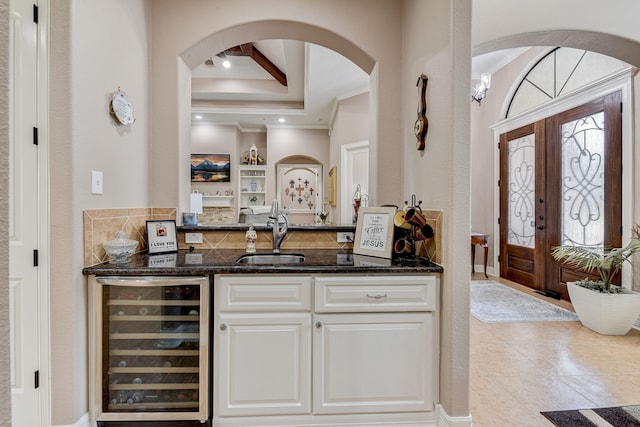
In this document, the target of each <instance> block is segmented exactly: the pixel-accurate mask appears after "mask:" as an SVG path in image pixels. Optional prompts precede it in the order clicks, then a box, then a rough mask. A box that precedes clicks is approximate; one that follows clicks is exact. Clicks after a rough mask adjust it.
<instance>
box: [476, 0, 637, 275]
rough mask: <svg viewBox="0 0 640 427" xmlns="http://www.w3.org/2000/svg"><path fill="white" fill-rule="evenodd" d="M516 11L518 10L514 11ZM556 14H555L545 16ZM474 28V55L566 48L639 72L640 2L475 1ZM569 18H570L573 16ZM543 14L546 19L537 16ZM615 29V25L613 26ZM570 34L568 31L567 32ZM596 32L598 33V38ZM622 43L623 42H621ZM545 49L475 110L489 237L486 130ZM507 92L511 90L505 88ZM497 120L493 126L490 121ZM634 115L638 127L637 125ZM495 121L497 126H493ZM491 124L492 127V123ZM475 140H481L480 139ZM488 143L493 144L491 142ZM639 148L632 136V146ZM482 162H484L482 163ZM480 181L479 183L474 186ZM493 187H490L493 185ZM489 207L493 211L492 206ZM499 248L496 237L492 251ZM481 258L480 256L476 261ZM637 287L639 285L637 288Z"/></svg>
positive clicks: (519, 64) (480, 203)
mask: <svg viewBox="0 0 640 427" xmlns="http://www.w3.org/2000/svg"><path fill="white" fill-rule="evenodd" d="M514 8H517V10H516V9H514ZM550 9H553V10H554V11H555V12H554V13H553V14H548V13H546V12H545V11H547V10H550ZM473 10H474V26H473V44H474V54H480V53H485V52H489V51H492V50H496V49H500V48H509V47H521V46H567V47H575V48H580V49H586V50H590V51H594V52H599V53H602V54H605V55H608V56H612V57H614V58H618V59H621V60H623V61H626V62H628V63H630V64H632V65H634V66H636V67H638V66H640V55H639V53H640V29H639V28H638V26H637V25H635V24H634V23H633V21H634V19H633V16H635V15H637V12H640V4H639V3H638V2H636V1H633V0H630V1H627V0H624V1H619V2H615V3H612V4H607V7H602V4H601V3H600V2H597V1H593V0H592V1H588V2H583V1H580V0H577V1H575V0H570V1H565V2H562V4H558V3H557V2H552V1H547V0H544V1H542V2H535V4H534V3H529V4H525V2H509V3H508V4H506V3H505V2H500V1H498V0H473ZM569 12H570V13H569ZM540 14H544V16H539V15H540ZM611 23H615V25H612V24H611ZM566 30H570V32H567V31H566ZM594 31H597V33H596V32H594ZM620 37H623V39H620ZM544 49H546V48H544V47H538V48H536V50H535V51H532V52H530V53H527V54H525V55H522V56H521V57H520V58H518V59H517V60H516V61H514V63H512V64H510V65H509V67H505V69H502V70H500V71H499V72H498V73H496V74H494V76H493V78H492V87H491V89H490V92H489V96H488V98H487V99H485V100H483V102H482V107H481V110H485V109H486V111H478V110H477V109H473V108H472V114H471V117H472V123H473V132H472V135H473V136H474V138H473V144H472V145H473V148H472V150H473V152H474V156H473V159H472V170H473V176H474V179H473V181H472V182H473V183H474V187H473V188H472V195H473V196H472V197H473V203H472V206H473V212H472V224H473V226H474V228H476V229H478V230H479V231H484V232H488V233H491V230H492V229H493V223H492V221H493V220H494V219H495V218H496V217H497V213H496V212H495V209H494V206H493V194H491V195H490V194H489V190H488V189H484V190H483V189H481V187H482V184H481V183H486V182H487V177H486V175H485V176H483V177H480V176H479V175H480V174H482V172H481V171H482V170H486V169H487V168H488V167H491V168H493V167H494V163H495V162H494V161H493V160H490V162H489V163H485V162H484V160H488V158H487V157H486V153H484V154H479V155H478V158H476V154H478V153H481V151H482V150H483V148H484V147H486V144H487V143H490V141H491V140H492V138H493V137H492V136H489V135H490V134H491V132H490V130H489V129H487V128H486V126H490V125H491V124H494V123H496V122H498V121H499V120H500V119H501V115H502V114H504V111H505V110H504V108H505V107H504V104H503V102H505V100H506V99H507V100H508V98H510V96H511V91H512V90H513V88H512V87H510V85H511V84H513V83H514V81H517V80H519V78H520V73H521V72H522V70H523V69H525V67H526V66H527V63H528V62H529V61H531V60H533V59H534V58H535V55H536V52H541V51H542V50H544ZM637 81H638V76H636V77H635V78H634V91H635V92H636V93H635V94H634V106H633V107H634V111H638V110H637V108H638V106H637V104H638V98H637V96H635V95H637V93H638V89H637V84H636V83H637ZM507 86H508V87H507ZM492 116H493V120H492ZM638 120H640V119H639V118H638V115H637V114H636V115H635V122H636V123H634V127H635V125H637V124H638ZM492 121H493V122H492ZM491 122H492V123H491ZM476 136H479V137H477V138H476ZM487 141H489V142H487ZM638 142H639V140H638V136H637V135H635V134H634V145H637V144H638ZM639 156H640V155H639V154H638V152H637V150H635V151H634V164H635V165H636V167H637V166H638V165H640V159H639ZM481 160H482V161H481ZM476 178H478V179H477V180H476ZM489 185H491V186H492V184H491V183H489ZM633 194H634V196H633V200H634V201H633V220H634V222H638V220H639V219H640V188H638V186H636V187H635V188H634V189H633ZM489 205H491V206H489ZM496 244H498V241H497V236H496V239H494V246H495V245H496ZM490 252H491V253H490V265H491V264H493V263H494V259H495V254H494V248H493V247H491V248H490ZM477 256H478V255H477ZM635 286H636V287H638V286H640V284H638V283H636V284H635Z"/></svg>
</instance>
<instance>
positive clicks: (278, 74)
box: [224, 43, 287, 86]
mask: <svg viewBox="0 0 640 427" xmlns="http://www.w3.org/2000/svg"><path fill="white" fill-rule="evenodd" d="M224 54H225V55H227V56H248V57H250V58H251V59H253V60H254V61H255V62H256V63H257V64H258V65H260V66H261V67H262V68H263V69H264V70H265V71H266V72H267V73H269V74H270V75H271V76H272V77H273V78H274V79H276V80H277V81H278V82H279V83H280V84H281V85H283V86H287V75H286V74H285V73H283V72H282V71H281V70H280V69H279V68H278V67H277V66H276V65H275V64H274V63H273V62H271V61H270V60H269V58H267V57H266V56H264V55H263V54H262V52H260V51H259V50H258V49H256V48H255V46H254V45H253V43H244V44H241V45H240V46H234V47H232V48H229V49H227V50H225V51H224Z"/></svg>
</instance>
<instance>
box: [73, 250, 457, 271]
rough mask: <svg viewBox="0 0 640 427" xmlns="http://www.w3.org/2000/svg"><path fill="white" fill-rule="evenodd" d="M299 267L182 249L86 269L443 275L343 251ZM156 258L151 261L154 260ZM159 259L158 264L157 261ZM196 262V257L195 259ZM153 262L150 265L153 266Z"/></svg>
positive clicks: (425, 266) (319, 253) (419, 264)
mask: <svg viewBox="0 0 640 427" xmlns="http://www.w3.org/2000/svg"><path fill="white" fill-rule="evenodd" d="M302 252H304V253H305V257H306V259H305V261H303V262H302V263H300V264H284V265H273V264H270V265H250V264H249V265H247V264H236V262H235V260H236V259H237V258H238V257H240V256H242V255H244V254H246V252H245V251H243V250H238V249H235V250H234V249H222V250H215V249H213V250H207V251H202V252H198V251H195V252H193V255H195V256H196V257H197V256H198V255H199V256H200V263H194V264H192V263H190V262H187V257H189V256H190V254H192V252H191V251H186V250H180V251H178V252H177V253H176V254H175V255H174V257H173V259H171V255H173V254H169V256H168V257H167V259H168V261H165V259H164V258H165V256H163V255H159V256H158V255H148V254H147V253H138V254H134V255H133V256H132V257H131V259H130V261H129V262H127V263H126V264H112V263H109V262H105V263H102V264H97V265H93V266H89V267H85V268H84V269H83V270H82V273H83V274H85V275H128V276H132V275H156V276H157V275H187V276H188V275H197V274H207V275H214V274H348V273H351V274H367V273H387V274H388V273H392V274H403V273H442V272H443V271H444V268H443V267H442V266H441V265H439V264H436V263H434V262H431V261H429V260H427V259H425V258H422V257H419V258H410V259H407V258H393V259H391V260H390V259H384V258H374V257H367V256H361V255H353V254H352V252H351V251H345V250H342V249H337V250H334V249H309V250H304V251H302ZM152 257H153V258H156V259H154V260H152V259H151V258H152ZM158 259H159V262H158ZM196 259H197V258H196ZM150 263H151V265H150Z"/></svg>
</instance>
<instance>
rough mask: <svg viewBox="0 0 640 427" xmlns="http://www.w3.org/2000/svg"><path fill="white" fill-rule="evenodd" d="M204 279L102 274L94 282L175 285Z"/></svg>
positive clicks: (195, 277)
mask: <svg viewBox="0 0 640 427" xmlns="http://www.w3.org/2000/svg"><path fill="white" fill-rule="evenodd" d="M204 279H206V277H205V276H188V277H186V276H178V277H172V276H144V277H138V276H102V277H97V278H96V282H98V283H100V284H101V285H111V286H141V285H142V286H145V285H146V286H149V285H152V286H162V285H166V286H175V285H188V284H191V283H190V282H197V281H200V280H204Z"/></svg>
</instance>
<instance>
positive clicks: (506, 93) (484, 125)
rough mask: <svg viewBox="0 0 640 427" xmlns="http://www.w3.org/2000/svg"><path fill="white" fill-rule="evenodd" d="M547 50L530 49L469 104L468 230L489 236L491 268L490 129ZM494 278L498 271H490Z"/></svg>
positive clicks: (480, 255) (478, 257) (493, 214)
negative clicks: (479, 101) (484, 94)
mask: <svg viewBox="0 0 640 427" xmlns="http://www.w3.org/2000/svg"><path fill="white" fill-rule="evenodd" d="M547 51H548V48H543V47H536V48H531V49H529V50H527V51H525V52H524V53H522V54H521V55H520V56H518V57H517V58H516V59H514V60H513V61H512V62H510V63H509V64H507V65H506V66H504V67H502V68H501V69H500V70H498V71H497V72H495V73H493V74H492V76H491V89H489V91H488V92H487V97H486V98H485V99H483V100H482V104H481V105H478V104H477V103H475V102H474V103H472V104H471V229H472V230H473V231H475V232H480V233H486V234H489V235H491V239H490V241H489V261H488V263H487V264H488V265H489V266H490V267H494V258H495V254H496V252H497V251H498V249H497V245H499V243H500V240H499V236H495V235H494V230H495V221H497V218H498V212H496V210H495V206H494V205H495V201H494V191H495V189H496V186H497V182H496V177H495V176H494V174H495V170H496V169H495V168H496V167H497V165H496V164H495V161H494V156H495V155H496V150H497V147H495V144H494V141H493V131H492V130H491V129H490V127H491V126H492V125H494V124H496V123H497V122H499V121H501V120H502V119H503V118H504V110H505V104H506V103H508V100H509V99H510V98H511V96H512V91H513V90H514V85H515V84H516V82H517V81H519V80H520V79H521V78H522V73H523V71H524V70H525V69H527V68H528V67H530V66H531V65H532V62H533V61H535V60H536V59H537V58H538V57H539V56H540V55H542V54H543V52H547ZM483 256H484V253H483V251H480V250H478V251H476V259H475V264H476V265H481V264H482V263H483V262H484V260H483ZM494 274H496V275H497V274H498V271H494Z"/></svg>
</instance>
